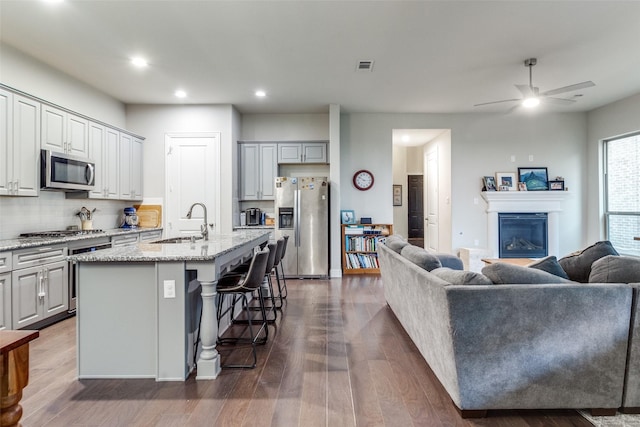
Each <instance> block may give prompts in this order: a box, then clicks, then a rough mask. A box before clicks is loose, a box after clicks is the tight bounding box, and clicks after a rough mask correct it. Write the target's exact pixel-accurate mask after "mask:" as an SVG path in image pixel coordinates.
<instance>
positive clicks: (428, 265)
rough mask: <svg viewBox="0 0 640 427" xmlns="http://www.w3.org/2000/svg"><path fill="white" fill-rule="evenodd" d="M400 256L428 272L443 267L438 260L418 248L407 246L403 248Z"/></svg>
mask: <svg viewBox="0 0 640 427" xmlns="http://www.w3.org/2000/svg"><path fill="white" fill-rule="evenodd" d="M400 255H402V256H403V257H405V258H406V259H408V260H409V261H411V262H412V263H414V264H415V265H417V266H418V267H422V268H424V269H425V270H427V271H431V270H433V269H434V268H440V267H442V264H440V261H439V260H438V258H436V257H435V256H434V255H431V254H430V253H429V252H427V251H425V250H424V249H422V248H419V247H418V246H414V245H407V246H405V247H404V248H402V251H401V252H400Z"/></svg>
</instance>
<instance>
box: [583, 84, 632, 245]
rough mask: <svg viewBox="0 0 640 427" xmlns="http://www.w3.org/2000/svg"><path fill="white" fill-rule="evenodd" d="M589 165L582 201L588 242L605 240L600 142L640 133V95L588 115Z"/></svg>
mask: <svg viewBox="0 0 640 427" xmlns="http://www.w3.org/2000/svg"><path fill="white" fill-rule="evenodd" d="M587 117H588V133H587V137H588V146H587V149H588V163H587V172H588V173H587V176H588V179H587V185H586V187H585V197H586V199H587V201H588V203H587V208H586V209H587V213H588V222H587V233H586V235H587V242H589V243H591V242H596V241H598V240H601V239H603V238H604V217H603V215H602V212H603V208H604V206H603V201H602V188H603V182H602V181H603V179H602V178H603V177H602V140H603V139H608V138H611V137H613V136H619V135H624V134H627V133H631V132H637V131H640V94H637V95H634V96H630V97H628V98H625V99H622V100H620V101H617V102H614V103H612V104H609V105H605V106H604V107H601V108H598V109H596V110H593V111H591V112H589V114H588V116H587Z"/></svg>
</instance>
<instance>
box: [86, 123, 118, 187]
mask: <svg viewBox="0 0 640 427" xmlns="http://www.w3.org/2000/svg"><path fill="white" fill-rule="evenodd" d="M119 138H120V132H118V131H117V130H115V129H111V128H108V127H105V126H102V125H100V124H98V123H93V122H90V123H89V158H90V159H91V160H93V161H94V162H95V164H96V178H95V180H96V182H95V189H94V190H92V191H90V192H89V198H92V199H117V198H118V197H119V196H120V193H119V191H118V189H119V186H118V178H119V173H118V172H119V168H118V166H119V165H118V148H119Z"/></svg>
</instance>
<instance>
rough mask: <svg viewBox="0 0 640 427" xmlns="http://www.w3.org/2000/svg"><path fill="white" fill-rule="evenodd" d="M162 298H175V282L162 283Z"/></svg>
mask: <svg viewBox="0 0 640 427" xmlns="http://www.w3.org/2000/svg"><path fill="white" fill-rule="evenodd" d="M164 297H165V298H175V297H176V281H175V280H165V281H164Z"/></svg>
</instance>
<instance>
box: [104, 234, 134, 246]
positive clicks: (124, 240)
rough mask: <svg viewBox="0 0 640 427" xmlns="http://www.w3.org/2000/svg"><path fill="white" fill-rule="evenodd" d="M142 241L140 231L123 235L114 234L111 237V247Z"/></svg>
mask: <svg viewBox="0 0 640 427" xmlns="http://www.w3.org/2000/svg"><path fill="white" fill-rule="evenodd" d="M139 241H140V236H139V234H138V233H130V234H123V235H121V236H113V237H112V238H111V247H112V248H116V247H118V246H127V245H134V244H136V243H138V242H139Z"/></svg>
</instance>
